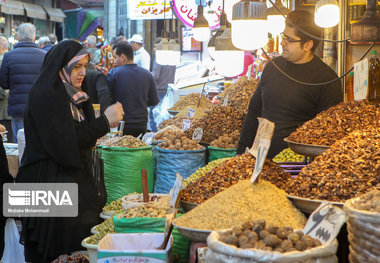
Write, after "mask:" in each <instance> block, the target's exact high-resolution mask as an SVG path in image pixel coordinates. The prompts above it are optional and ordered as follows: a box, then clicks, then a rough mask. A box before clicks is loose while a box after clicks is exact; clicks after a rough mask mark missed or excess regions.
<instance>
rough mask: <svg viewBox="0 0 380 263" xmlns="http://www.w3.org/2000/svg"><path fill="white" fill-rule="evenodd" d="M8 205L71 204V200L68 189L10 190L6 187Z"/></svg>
mask: <svg viewBox="0 0 380 263" xmlns="http://www.w3.org/2000/svg"><path fill="white" fill-rule="evenodd" d="M8 203H9V204H10V205H27V206H30V205H32V206H38V205H45V206H51V205H57V206H72V205H73V202H72V200H71V198H70V195H69V192H68V191H59V190H55V191H51V190H11V189H8Z"/></svg>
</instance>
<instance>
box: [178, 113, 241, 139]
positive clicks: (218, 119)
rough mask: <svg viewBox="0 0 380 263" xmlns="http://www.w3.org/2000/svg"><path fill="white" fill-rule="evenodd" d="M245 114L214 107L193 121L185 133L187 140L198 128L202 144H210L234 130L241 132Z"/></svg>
mask: <svg viewBox="0 0 380 263" xmlns="http://www.w3.org/2000/svg"><path fill="white" fill-rule="evenodd" d="M244 118H245V114H244V113H243V112H241V111H239V110H237V109H235V108H233V107H229V106H227V107H216V108H214V109H213V110H212V111H210V112H209V113H207V115H205V116H204V117H202V118H200V119H197V120H193V121H192V122H191V127H190V129H188V130H186V131H185V133H186V135H187V137H188V138H191V137H192V136H193V133H194V130H195V129H196V128H198V127H201V128H202V129H203V137H202V142H206V143H210V142H212V141H213V140H216V139H217V138H219V137H220V136H221V135H223V134H229V133H232V132H234V131H235V130H236V129H237V130H241V128H242V126H243V121H244Z"/></svg>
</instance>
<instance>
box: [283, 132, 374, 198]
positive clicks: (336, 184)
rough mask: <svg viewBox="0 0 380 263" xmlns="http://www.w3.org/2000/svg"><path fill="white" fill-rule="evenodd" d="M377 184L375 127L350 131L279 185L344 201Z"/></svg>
mask: <svg viewBox="0 0 380 263" xmlns="http://www.w3.org/2000/svg"><path fill="white" fill-rule="evenodd" d="M376 186H380V132H379V126H372V125H371V126H368V127H366V128H365V129H362V130H358V131H354V132H352V133H350V134H349V135H348V136H346V137H345V138H343V139H342V140H340V141H337V142H336V143H335V144H333V145H332V146H331V148H330V149H328V150H326V151H325V152H323V154H322V155H319V156H318V157H316V158H315V160H314V161H313V162H312V163H311V164H309V165H308V166H306V167H304V168H303V169H302V170H301V172H300V174H299V175H298V176H296V177H295V178H292V179H291V180H290V181H289V186H288V187H286V188H283V189H284V190H285V191H286V192H288V193H289V194H291V195H295V196H300V197H305V198H311V199H322V200H329V201H345V200H347V199H350V198H353V197H355V196H357V195H359V194H363V193H366V192H367V191H369V190H371V189H372V188H373V187H376Z"/></svg>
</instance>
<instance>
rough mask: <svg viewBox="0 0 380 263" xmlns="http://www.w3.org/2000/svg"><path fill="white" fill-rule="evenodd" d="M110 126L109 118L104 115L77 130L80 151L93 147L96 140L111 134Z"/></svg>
mask: <svg viewBox="0 0 380 263" xmlns="http://www.w3.org/2000/svg"><path fill="white" fill-rule="evenodd" d="M109 130H110V128H109V124H108V120H107V117H106V116H104V115H102V116H100V117H99V118H96V119H94V120H93V121H91V122H89V123H87V124H86V125H83V127H81V128H77V129H76V134H77V143H78V147H79V149H87V148H90V147H93V146H94V145H95V143H96V140H97V139H99V138H100V137H102V136H104V135H105V134H106V133H107V132H109Z"/></svg>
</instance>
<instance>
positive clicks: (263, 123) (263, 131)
mask: <svg viewBox="0 0 380 263" xmlns="http://www.w3.org/2000/svg"><path fill="white" fill-rule="evenodd" d="M258 119H259V127H258V128H257V132H256V137H255V141H254V142H253V144H252V147H251V149H250V150H249V153H250V154H252V155H253V156H254V157H255V158H256V159H257V151H258V149H259V144H260V140H261V139H262V138H263V139H267V140H270V141H271V140H272V136H273V131H274V126H275V125H274V123H273V122H271V121H268V120H267V119H264V118H260V117H258Z"/></svg>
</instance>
